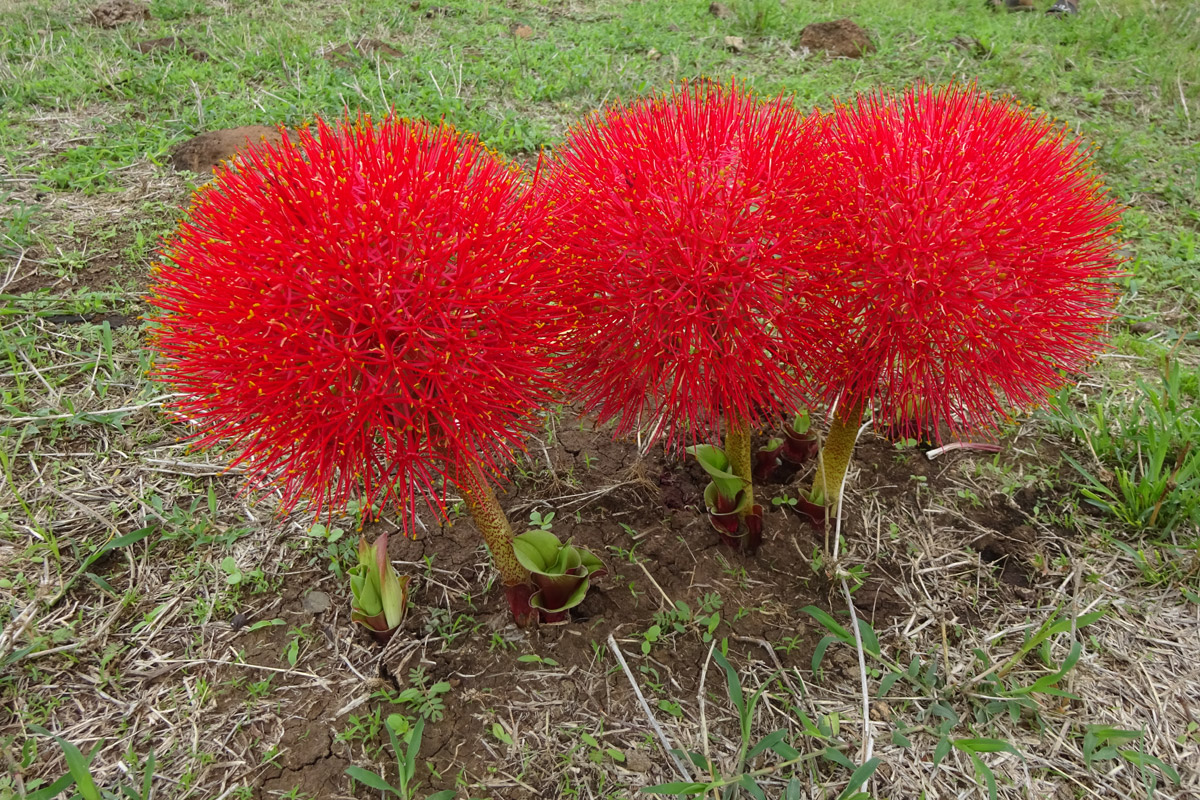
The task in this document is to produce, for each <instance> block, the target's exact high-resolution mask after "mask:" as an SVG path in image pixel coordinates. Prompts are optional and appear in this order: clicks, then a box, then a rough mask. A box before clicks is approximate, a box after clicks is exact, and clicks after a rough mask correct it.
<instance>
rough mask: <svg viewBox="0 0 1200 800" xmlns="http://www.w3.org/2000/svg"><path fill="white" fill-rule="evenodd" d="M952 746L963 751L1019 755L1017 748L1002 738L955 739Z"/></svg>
mask: <svg viewBox="0 0 1200 800" xmlns="http://www.w3.org/2000/svg"><path fill="white" fill-rule="evenodd" d="M954 746H955V747H956V748H957V749H959V750H962V751H963V752H965V753H1012V754H1013V755H1014V756H1017V757H1018V758H1020V757H1021V754H1020V753H1019V752H1017V749H1016V748H1015V747H1013V746H1012V745H1011V744H1009V743H1008V742H1006V741H1004V740H1003V739H955V740H954Z"/></svg>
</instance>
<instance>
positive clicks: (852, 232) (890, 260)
mask: <svg viewBox="0 0 1200 800" xmlns="http://www.w3.org/2000/svg"><path fill="white" fill-rule="evenodd" d="M828 146H829V150H830V153H831V155H832V157H833V158H834V159H835V160H836V161H835V165H834V166H833V167H831V169H830V171H829V173H827V174H828V176H829V178H830V186H829V189H828V190H827V192H826V193H825V194H824V197H826V198H827V199H828V201H829V202H830V214H829V217H830V218H831V219H834V220H836V221H837V223H838V226H839V227H838V229H837V230H836V232H835V233H834V234H833V235H831V236H830V237H829V238H828V239H827V240H826V241H824V242H822V244H821V246H820V247H818V248H814V250H813V252H812V260H811V261H810V263H811V264H812V266H813V271H812V273H811V276H812V278H813V280H816V281H818V282H819V285H815V286H812V287H806V289H805V292H814V293H819V294H820V295H822V296H824V297H825V298H827V299H828V300H829V301H830V302H832V303H834V304H835V305H836V306H837V308H838V311H839V313H837V314H835V315H833V316H832V317H831V318H833V319H840V320H841V322H840V324H839V325H838V326H837V327H836V328H834V329H832V330H830V331H829V335H827V336H825V337H823V339H822V341H820V342H818V343H817V344H816V345H814V346H813V347H812V348H811V349H810V350H808V352H807V358H806V359H805V361H804V362H803V363H804V364H805V365H806V366H807V367H808V368H810V369H811V370H812V371H813V373H814V378H815V379H816V382H817V384H818V385H821V386H824V387H826V391H827V397H826V399H827V400H829V401H830V402H836V411H835V412H834V414H833V421H832V427H831V430H830V432H829V435H828V437H827V438H826V440H825V443H824V447H823V448H822V450H821V454H820V457H819V462H818V469H817V473H816V479H815V482H814V485H813V490H812V494H811V499H812V500H813V501H814V502H817V503H824V504H826V505H828V506H829V507H830V508H832V509H836V507H837V504H838V501H839V489H840V487H841V485H842V482H843V478H844V476H845V474H846V470H847V468H848V465H849V463H850V458H851V451H852V449H853V447H854V441H855V437H856V435H857V433H858V429H859V427H860V425H861V422H862V418H863V414H864V411H866V410H867V409H873V410H874V416H875V418H876V419H880V420H882V421H884V422H885V424H886V425H887V427H888V428H889V429H890V431H892V432H893V435H896V434H899V435H901V436H905V437H914V438H916V437H922V436H924V435H926V433H927V432H928V429H929V428H930V427H931V422H930V421H931V420H933V421H934V423H935V424H933V425H932V427H933V428H934V431H933V434H934V436H939V435H940V434H939V432H938V428H939V424H938V423H940V426H941V427H944V428H945V429H946V430H948V431H951V432H953V431H956V430H961V429H984V430H986V429H988V428H990V427H992V426H994V424H995V422H996V420H997V419H998V418H1000V419H1003V418H1006V415H1007V413H1008V412H1007V409H1010V408H1021V407H1025V406H1029V405H1031V404H1036V403H1038V402H1040V401H1041V400H1043V399H1044V398H1045V397H1046V395H1047V393H1048V392H1049V391H1051V390H1052V389H1054V388H1056V387H1058V386H1060V385H1061V384H1062V383H1063V382H1064V381H1065V380H1067V377H1066V376H1067V374H1069V373H1072V372H1078V371H1080V370H1082V369H1084V368H1085V367H1086V365H1087V364H1088V363H1089V362H1090V361H1091V360H1092V359H1093V357H1094V356H1095V354H1096V353H1097V351H1098V350H1099V349H1100V347H1101V344H1100V338H1101V335H1102V333H1103V329H1104V326H1105V325H1106V323H1107V322H1108V321H1109V319H1110V318H1111V316H1112V305H1113V300H1114V290H1113V283H1112V282H1113V279H1114V277H1115V276H1116V275H1117V258H1116V256H1115V253H1114V251H1115V249H1116V247H1117V242H1116V239H1115V234H1116V227H1117V223H1118V221H1119V211H1118V207H1117V205H1116V203H1115V202H1114V201H1113V199H1112V198H1111V197H1110V196H1109V194H1108V193H1107V191H1106V190H1105V188H1104V187H1103V186H1102V185H1101V183H1100V182H1099V180H1098V179H1097V177H1096V175H1095V173H1094V172H1093V170H1092V166H1091V163H1090V161H1089V158H1088V152H1087V150H1086V148H1085V147H1084V145H1083V144H1082V143H1081V142H1080V141H1079V140H1078V139H1076V138H1074V137H1071V136H1069V135H1068V134H1067V132H1066V131H1065V130H1063V129H1062V128H1060V127H1058V126H1056V125H1054V124H1053V123H1051V122H1050V121H1048V120H1047V119H1045V118H1044V117H1038V116H1035V115H1033V114H1031V113H1029V112H1028V111H1025V110H1024V109H1022V108H1020V107H1018V106H1017V105H1015V104H1013V103H1011V102H1007V101H1003V100H999V99H996V98H992V97H990V96H988V95H986V94H982V93H980V92H979V91H978V90H977V89H976V88H975V87H965V88H964V87H949V88H945V89H940V90H935V89H931V88H927V87H921V88H916V89H912V90H910V91H908V92H906V93H905V94H904V95H903V96H901V97H896V96H893V95H889V94H883V93H880V94H874V95H869V96H866V97H862V98H860V99H858V100H857V102H855V103H853V104H850V105H844V106H841V107H839V108H837V109H836V110H835V112H834V114H833V115H832V117H831V119H830V120H829V140H828Z"/></svg>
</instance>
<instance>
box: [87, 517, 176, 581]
mask: <svg viewBox="0 0 1200 800" xmlns="http://www.w3.org/2000/svg"><path fill="white" fill-rule="evenodd" d="M155 530H157V529H156V528H153V527H149V528H138V529H137V530H136V531H131V532H130V533H127V534H125V535H124V536H117V537H114V538H112V539H109V540H108V541H107V542H105V543H104V544H102V545H101V546H100V547H99V548H98V549H97V550H96V551H95V552H94V553H92V554H91V555H90V556H88V557H87V559H86V560H84V562H83V565H82V567H80V571H81V572H82V571H83V570H86V569H87V568H88V567H90V566H91V565H92V564H94V563H96V561H97V560H99V559H100V557H101V556H103V555H104V554H105V553H107V552H109V551H111V550H116V549H117V548H118V547H128V546H129V545H131V544H137V543H138V542H140V541H141V540H142V539H145V538H146V537H147V536H149V535H150V534H152V533H154V532H155Z"/></svg>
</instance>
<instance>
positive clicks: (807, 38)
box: [800, 19, 875, 58]
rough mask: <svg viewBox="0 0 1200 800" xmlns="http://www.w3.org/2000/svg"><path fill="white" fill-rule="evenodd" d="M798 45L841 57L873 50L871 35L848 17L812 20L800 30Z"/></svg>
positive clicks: (853, 56)
mask: <svg viewBox="0 0 1200 800" xmlns="http://www.w3.org/2000/svg"><path fill="white" fill-rule="evenodd" d="M800 46H801V47H807V48H808V49H809V50H810V51H812V52H814V53H815V52H818V51H824V52H826V53H829V55H831V56H840V57H841V58H862V57H863V56H864V55H866V54H867V53H874V52H875V44H874V43H873V42H872V41H871V37H869V36H868V35H867V32H866V31H864V30H863V29H862V28H860V27H859V26H858V25H856V24H855V23H854V22H852V21H851V20H849V19H835V20H834V21H833V22H814V23H813V24H812V25H809V26H808V27H806V28H805V29H804V30H803V31H801V32H800Z"/></svg>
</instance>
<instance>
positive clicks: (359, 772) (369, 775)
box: [346, 766, 400, 797]
mask: <svg viewBox="0 0 1200 800" xmlns="http://www.w3.org/2000/svg"><path fill="white" fill-rule="evenodd" d="M346 774H347V775H349V776H350V777H351V778H353V779H354V780H356V781H358V782H359V783H361V784H362V785H363V786H370V787H371V788H372V789H375V790H376V791H380V792H391V793H392V794H394V795H396V796H397V797H399V796H400V792H398V791H396V788H395V787H394V786H392V785H391V784H390V783H388V782H387V781H385V780H384V779H383V778H381V777H379V776H378V775H376V774H375V773H374V772H370V771H368V770H365V769H363V768H362V767H354V766H350V767H346Z"/></svg>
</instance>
